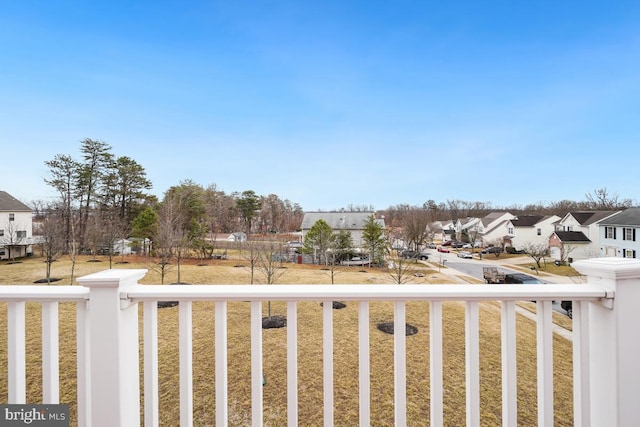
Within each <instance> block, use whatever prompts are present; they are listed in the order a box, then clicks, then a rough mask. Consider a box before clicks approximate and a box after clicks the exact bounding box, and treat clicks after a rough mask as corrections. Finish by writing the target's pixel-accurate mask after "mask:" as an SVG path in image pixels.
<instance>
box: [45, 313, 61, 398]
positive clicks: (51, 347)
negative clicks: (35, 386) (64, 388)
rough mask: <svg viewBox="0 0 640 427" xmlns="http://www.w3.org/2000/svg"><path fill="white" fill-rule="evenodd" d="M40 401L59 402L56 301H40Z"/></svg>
mask: <svg viewBox="0 0 640 427" xmlns="http://www.w3.org/2000/svg"><path fill="white" fill-rule="evenodd" d="M42 402H43V403H53V404H57V403H60V368H59V352H58V302H57V301H50V302H43V303H42Z"/></svg>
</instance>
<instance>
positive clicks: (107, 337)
mask: <svg viewBox="0 0 640 427" xmlns="http://www.w3.org/2000/svg"><path fill="white" fill-rule="evenodd" d="M574 267H575V268H576V269H577V270H578V271H580V272H581V273H583V274H585V275H586V276H587V279H588V280H587V284H580V285H576V284H571V285H569V284H568V285H544V286H541V285H376V286H362V285H296V286H291V285H270V286H267V285H261V286H255V285H253V286H251V285H246V286H244V285H215V286H211V285H191V286H160V285H139V284H138V281H139V280H140V279H141V278H142V277H144V275H145V273H146V270H121V269H120V270H107V271H104V272H100V273H96V274H92V275H89V276H86V277H83V278H80V279H79V280H78V282H79V283H80V284H81V285H82V286H52V287H47V286H24V287H22V286H0V301H4V302H7V303H8V317H7V320H8V322H7V323H8V335H7V336H8V343H7V349H8V363H9V365H8V379H7V386H8V400H9V402H8V403H24V402H25V396H26V393H25V390H26V385H25V369H26V368H25V366H26V364H25V360H26V359H25V354H26V351H27V349H25V302H31V301H37V302H41V303H42V313H43V315H42V319H43V320H42V337H43V338H42V341H43V342H42V352H43V355H42V361H43V362H42V363H43V378H42V384H43V403H58V401H59V391H58V390H59V384H58V375H59V374H58V351H59V350H58V344H57V343H58V320H57V304H58V302H63V301H72V302H75V303H76V306H77V310H76V316H77V320H76V321H77V337H78V338H77V353H78V356H77V364H78V391H77V396H78V402H77V407H78V409H77V411H78V413H77V419H78V424H79V425H81V426H138V425H140V421H141V420H140V413H141V408H140V401H141V395H142V394H144V408H143V414H144V415H143V420H144V425H145V426H157V425H159V415H158V414H159V396H158V365H159V362H158V328H157V324H158V322H157V321H158V313H157V303H158V301H179V302H180V303H179V309H178V310H179V337H178V340H179V349H180V350H179V377H180V380H179V381H180V408H179V411H180V425H181V426H191V425H193V394H194V390H193V375H192V363H193V360H192V355H193V335H192V333H193V332H192V303H193V302H196V301H209V302H213V303H214V306H215V331H214V334H215V366H214V369H215V379H216V380H215V399H216V405H215V407H216V414H215V424H216V425H227V424H228V422H229V419H228V416H229V414H228V408H229V402H228V390H227V387H228V373H227V363H228V354H227V349H228V343H227V303H229V302H234V301H250V313H251V320H250V322H251V402H252V414H251V417H252V425H255V426H261V425H262V423H263V396H262V393H263V385H262V380H263V372H262V358H263V354H262V322H261V320H262V302H264V301H285V302H286V304H287V359H286V363H287V411H288V413H287V420H288V423H289V425H290V426H295V425H298V423H299V422H300V420H299V419H298V394H297V393H298V391H297V390H298V377H297V373H298V346H297V337H298V330H297V324H298V321H297V315H298V310H297V304H298V303H300V302H304V301H323V302H324V304H323V309H322V310H323V339H322V355H323V356H322V358H323V361H322V363H323V393H324V396H323V397H324V400H323V418H324V425H326V426H331V425H333V419H334V390H333V389H334V369H333V368H334V367H333V350H334V349H333V315H334V314H333V309H332V305H333V304H332V302H333V301H336V300H340V301H357V302H358V309H359V311H358V340H359V346H358V348H359V350H358V351H359V355H358V360H359V392H358V393H359V414H360V416H359V422H360V425H361V426H367V425H369V424H370V421H371V418H370V397H371V396H370V375H371V367H370V345H369V323H370V322H369V320H370V319H369V303H370V302H373V301H392V302H394V328H395V331H394V345H393V346H394V384H393V386H394V412H395V413H394V421H395V425H398V426H402V425H406V424H407V370H406V355H407V347H406V339H405V330H404V328H405V317H406V303H407V302H408V301H428V302H429V304H430V310H429V316H430V319H429V325H430V331H429V340H430V345H429V352H430V353H429V369H430V375H429V378H430V393H431V394H430V397H429V404H430V411H429V412H430V418H431V419H430V425H432V426H442V425H444V424H445V420H444V418H443V413H444V410H443V408H444V405H443V350H442V349H443V345H442V344H443V331H442V329H443V328H442V304H443V302H446V301H461V302H464V304H465V325H466V330H465V336H466V338H465V339H466V341H465V354H466V404H465V405H466V414H467V415H466V416H467V421H466V424H467V425H468V426H479V425H480V376H479V372H480V368H479V366H480V365H479V363H480V362H479V361H480V334H479V331H480V321H479V305H480V303H481V302H483V301H499V302H501V307H502V308H501V325H502V326H501V327H502V332H501V337H502V338H501V339H502V345H501V354H502V423H503V425H505V426H513V425H517V401H518V398H517V384H516V378H517V368H516V362H515V361H516V350H515V348H516V327H515V324H516V301H520V300H535V301H537V310H536V325H537V334H536V336H537V350H536V353H537V367H538V368H537V390H538V425H540V426H552V425H553V423H554V408H553V351H552V344H553V331H552V328H553V322H552V301H554V300H573V301H574V303H573V316H574V317H573V328H572V329H573V333H572V340H573V370H574V374H573V396H574V404H573V407H574V425H576V426H601V425H607V426H609V425H611V426H616V425H619V426H626V425H634V424H635V423H636V422H637V420H638V419H640V405H638V404H637V401H636V400H637V396H638V395H640V368H639V367H638V363H637V361H638V360H640V344H639V342H640V340H638V339H637V326H636V325H637V324H638V320H639V319H640V310H638V309H637V307H636V302H638V301H640V261H637V260H625V259H621V258H599V259H592V260H586V261H577V262H575V263H574ZM139 306H142V307H143V315H144V319H143V328H142V334H143V346H142V348H143V351H144V354H143V358H142V361H143V362H142V363H143V367H142V368H143V371H144V377H143V378H144V379H143V384H142V385H143V387H141V384H140V381H139V373H140V369H141V366H140V362H139V360H140V359H139V356H140V345H139V336H138V322H139V317H138V309H139ZM31 403H34V402H31Z"/></svg>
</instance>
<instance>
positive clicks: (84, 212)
mask: <svg viewBox="0 0 640 427" xmlns="http://www.w3.org/2000/svg"><path fill="white" fill-rule="evenodd" d="M79 153H80V156H79V158H75V157H74V156H72V155H68V154H58V155H56V156H54V158H53V159H51V160H49V161H46V162H45V165H46V166H47V167H48V171H49V174H48V177H47V178H45V183H46V184H47V185H49V186H51V187H52V188H53V189H55V190H56V192H57V194H58V198H57V199H56V200H55V201H53V202H50V203H47V204H45V203H43V202H34V203H33V208H34V211H35V213H36V226H38V225H39V229H38V228H37V229H36V233H37V234H40V235H41V241H42V246H43V247H48V248H49V249H47V250H43V253H45V254H46V253H50V254H51V258H52V259H55V256H56V254H59V253H71V254H77V253H93V254H96V253H99V252H100V251H102V252H105V254H106V255H109V256H110V257H111V256H112V255H113V253H112V252H113V242H115V241H117V240H119V239H124V238H128V237H138V238H140V239H142V241H143V242H146V241H147V240H149V241H153V242H154V249H155V251H156V252H155V253H154V255H156V256H159V257H160V258H163V257H165V256H168V255H169V254H170V255H171V257H176V256H177V257H178V259H179V258H180V257H181V256H183V254H184V256H186V255H191V254H193V253H196V254H198V256H202V257H206V256H210V255H211V253H212V251H213V245H212V237H213V240H215V236H216V235H218V234H228V233H234V232H239V231H242V232H244V233H246V234H247V235H249V234H279V233H291V232H294V231H298V230H299V229H300V225H301V223H302V219H303V216H304V212H303V210H302V207H301V206H300V205H299V204H297V203H293V202H291V201H289V200H287V199H284V200H283V199H281V198H280V197H279V196H277V195H275V194H269V195H267V196H262V195H258V194H256V193H255V192H254V191H253V190H245V191H242V192H232V193H225V192H224V191H223V190H221V189H219V188H218V187H217V186H216V185H215V184H210V185H209V186H208V187H203V186H202V185H200V184H197V183H195V182H193V181H191V180H186V181H182V182H180V183H179V184H178V185H175V186H172V187H171V188H169V189H168V190H167V191H166V192H165V193H164V194H163V197H162V200H158V198H157V197H156V196H154V195H152V194H151V193H150V190H151V189H152V183H151V182H150V181H149V179H148V178H147V176H146V171H145V169H144V167H143V166H142V165H141V164H139V163H138V162H137V161H136V160H134V159H132V158H130V157H127V156H116V155H115V154H114V153H113V152H112V147H111V146H110V145H109V144H107V143H106V142H104V141H100V140H92V139H88V138H87V139H84V140H82V141H81V142H80V148H79ZM630 206H632V202H631V200H629V199H622V198H620V197H618V196H617V195H616V194H612V193H610V192H609V191H608V190H607V189H604V188H603V189H598V190H595V191H594V192H593V193H590V194H587V195H586V199H585V200H583V201H578V202H576V201H570V200H561V201H559V202H553V203H549V204H546V205H544V204H540V203H538V204H529V205H524V206H519V205H512V206H507V207H498V206H493V205H492V204H491V203H489V202H477V201H476V202H468V201H463V200H458V199H451V200H447V201H446V202H441V203H437V202H436V201H434V200H431V199H429V200H427V201H426V202H424V203H423V204H422V206H412V205H408V204H401V205H396V206H390V207H388V208H387V209H384V210H381V211H378V212H377V214H378V215H381V216H384V218H385V224H386V226H387V228H388V230H387V231H386V232H387V233H388V234H389V235H390V236H393V235H396V237H397V238H401V239H403V240H404V241H405V243H406V244H407V246H408V247H418V246H420V245H421V244H422V243H424V242H425V241H426V240H429V238H430V236H429V234H428V233H429V227H428V225H429V224H431V223H432V222H433V221H437V220H448V219H451V220H456V219H458V218H466V217H483V216H485V215H487V214H488V213H490V212H492V211H496V210H502V211H509V212H511V213H513V214H515V215H521V214H525V213H526V214H557V215H559V216H563V215H564V214H566V213H567V212H571V211H578V210H614V209H622V208H626V207H630ZM346 210H347V211H372V210H373V206H364V205H363V206H354V205H349V206H347V208H346ZM339 237H340V239H341V241H342V242H343V243H342V245H343V246H348V245H347V244H346V243H345V242H347V239H346V236H339ZM163 248H164V249H163ZM178 248H180V249H178ZM141 249H142V250H143V251H145V250H147V248H141ZM163 250H166V253H163Z"/></svg>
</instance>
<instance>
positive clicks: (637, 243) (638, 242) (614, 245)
mask: <svg viewBox="0 0 640 427" xmlns="http://www.w3.org/2000/svg"><path fill="white" fill-rule="evenodd" d="M639 229H640V208H629V209H626V210H624V211H622V212H620V213H617V214H615V215H613V216H611V217H609V218H607V219H605V220H603V221H601V222H600V256H603V257H604V256H611V257H620V258H639V257H640V232H639V231H638V230H639Z"/></svg>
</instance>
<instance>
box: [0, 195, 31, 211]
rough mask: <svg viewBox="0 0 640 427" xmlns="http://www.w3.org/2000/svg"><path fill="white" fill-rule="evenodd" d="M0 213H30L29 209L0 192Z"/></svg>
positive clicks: (10, 196)
mask: <svg viewBox="0 0 640 427" xmlns="http://www.w3.org/2000/svg"><path fill="white" fill-rule="evenodd" d="M0 211H11V212H31V208H30V207H29V206H27V205H25V204H24V203H22V202H21V201H20V200H18V199H16V198H15V197H13V196H12V195H11V194H9V193H7V192H6V191H0Z"/></svg>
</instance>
